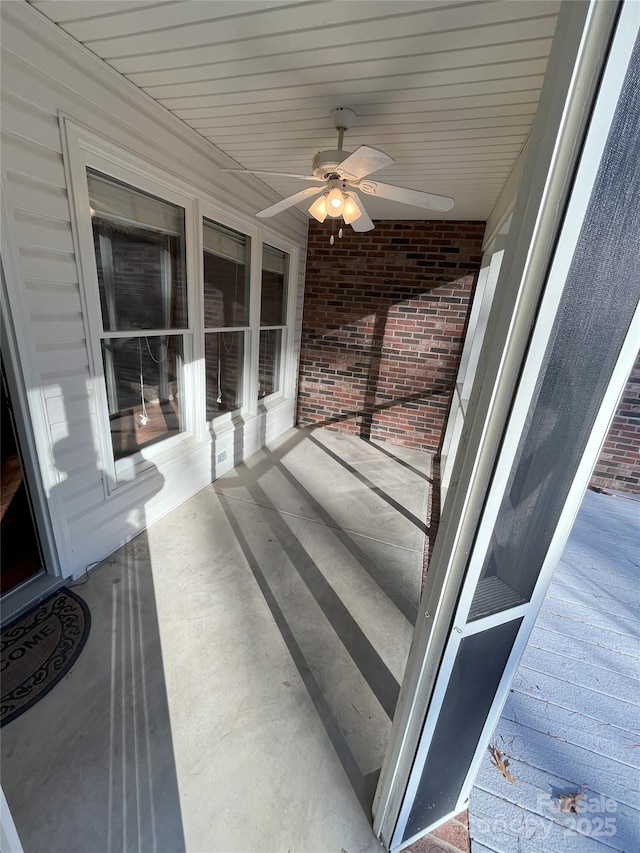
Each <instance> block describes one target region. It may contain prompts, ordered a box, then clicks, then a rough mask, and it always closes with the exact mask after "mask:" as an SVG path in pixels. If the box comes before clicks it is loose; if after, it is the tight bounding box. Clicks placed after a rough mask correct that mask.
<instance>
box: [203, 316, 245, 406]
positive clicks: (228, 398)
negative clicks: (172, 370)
mask: <svg viewBox="0 0 640 853" xmlns="http://www.w3.org/2000/svg"><path fill="white" fill-rule="evenodd" d="M204 346H205V368H206V374H207V420H208V421H210V420H212V419H213V418H216V417H218V416H219V415H222V414H224V413H225V412H233V411H235V410H237V409H239V408H240V407H241V406H242V375H243V368H244V332H209V333H208V334H206V335H205V344H204Z"/></svg>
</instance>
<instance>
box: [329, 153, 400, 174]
mask: <svg viewBox="0 0 640 853" xmlns="http://www.w3.org/2000/svg"><path fill="white" fill-rule="evenodd" d="M393 162H394V161H393V157H389V155H388V154H385V153H384V151H379V150H378V149H377V148H370V147H369V146H368V145H361V146H360V148H356V150H355V151H354V152H353V154H350V155H349V156H348V157H347V159H346V160H343V161H342V163H340V165H339V166H338V168H337V169H336V171H337V173H338V174H339V175H340V177H341V178H344V180H345V181H359V180H360V178H364V176H365V175H371V174H372V173H373V172H377V171H378V169H382V167H383V166H390V165H391V163H393Z"/></svg>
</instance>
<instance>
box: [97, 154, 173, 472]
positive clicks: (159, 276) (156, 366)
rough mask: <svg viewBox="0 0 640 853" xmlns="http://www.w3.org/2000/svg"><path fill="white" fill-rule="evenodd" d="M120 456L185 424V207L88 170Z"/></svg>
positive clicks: (103, 334) (103, 342)
mask: <svg viewBox="0 0 640 853" xmlns="http://www.w3.org/2000/svg"><path fill="white" fill-rule="evenodd" d="M87 183H88V188H89V203H90V213H91V223H92V230H93V249H94V253H95V261H96V271H97V277H98V290H99V295H100V310H101V319H102V329H101V333H100V340H101V353H102V362H103V368H104V376H105V383H106V394H107V404H108V409H109V424H110V432H111V444H112V448H113V455H114V458H115V459H116V460H120V459H123V458H124V457H128V456H131V455H133V454H135V453H137V452H138V451H140V450H141V449H142V448H144V447H147V446H149V445H152V444H155V443H156V442H159V441H161V440H163V439H166V438H168V437H170V436H174V435H177V434H179V433H181V432H182V431H183V429H184V427H183V423H184V411H183V370H182V365H183V360H184V356H185V353H184V348H185V340H184V338H185V333H186V332H187V331H188V330H187V275H186V258H185V254H186V253H185V216H184V209H183V208H181V207H179V206H177V205H175V204H172V203H170V202H168V201H164V200H162V199H160V198H156V197H154V196H152V195H149V194H147V193H145V192H142V191H141V190H138V189H135V188H133V187H130V186H127V185H126V184H124V183H121V182H119V181H117V180H115V179H113V178H110V177H107V176H105V175H103V174H100V173H99V172H96V171H93V170H91V169H88V170H87Z"/></svg>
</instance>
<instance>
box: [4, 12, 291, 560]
mask: <svg viewBox="0 0 640 853" xmlns="http://www.w3.org/2000/svg"><path fill="white" fill-rule="evenodd" d="M82 5H84V6H86V14H87V15H91V14H93V13H95V12H97V11H98V10H100V12H101V13H102V12H103V11H106V10H107V7H108V6H109V5H110V4H109V3H104V2H102V3H100V4H95V3H89V4H82V3H72V4H66V3H60V4H56V6H57V8H58V11H59V12H60V14H61V15H63V16H64V14H65V10H67V12H69V11H70V10H73V11H74V12H75V13H76V14H77V10H78V7H79V6H82ZM143 5H144V4H140V3H137V4H136V6H137V7H138V8H140V9H141V7H142V6H143ZM2 19H3V20H2V51H3V69H2V84H3V103H2V107H3V108H2V169H3V185H4V186H3V190H4V192H3V195H4V202H3V203H4V205H5V212H6V215H7V220H8V229H6V231H7V233H5V234H4V235H3V256H4V258H5V259H4V267H5V273H6V276H7V287H8V289H9V297H10V299H9V301H10V306H9V307H10V313H11V316H12V321H13V326H14V328H15V329H16V334H17V336H18V339H19V340H18V346H19V352H20V361H21V364H20V365H19V368H20V373H21V376H22V378H23V380H24V383H25V386H26V391H27V394H28V399H29V406H30V411H29V413H28V415H29V418H30V420H31V422H32V424H33V425H34V437H35V440H36V444H37V448H38V456H39V460H38V462H39V471H40V474H41V478H42V483H43V487H44V490H45V492H46V493H47V495H48V500H49V502H50V507H51V516H52V524H53V533H54V536H55V540H56V545H57V549H58V552H59V556H60V566H61V570H62V574H63V575H64V576H67V575H69V574H78V573H80V572H82V571H83V570H84V569H85V567H86V566H87V565H90V564H92V563H94V562H96V561H98V560H100V559H102V558H103V557H104V556H105V555H107V554H108V553H110V552H111V551H113V550H114V549H115V548H117V547H118V546H119V545H120V544H121V543H122V542H123V541H124V540H125V539H127V538H128V537H130V536H132V535H134V534H135V533H136V532H137V531H138V530H140V529H141V528H142V527H144V526H145V525H146V524H148V523H150V522H152V521H154V520H155V519H157V518H159V517H160V516H161V515H163V514H164V513H166V512H168V511H169V510H171V509H172V508H174V507H175V506H176V505H178V504H179V503H180V502H181V501H183V500H184V499H186V498H187V497H188V496H189V495H190V494H192V493H194V492H195V491H197V490H198V489H200V488H202V487H203V486H204V485H206V484H207V483H208V482H209V481H210V480H211V475H212V471H213V470H214V466H213V464H212V454H217V453H219V452H221V451H222V450H225V449H227V450H228V451H230V452H228V453H227V460H228V463H229V466H232V465H233V464H234V463H237V462H239V461H240V460H239V459H238V458H234V452H233V435H232V434H231V433H230V434H229V440H230V442H231V444H230V446H229V447H228V448H225V447H224V446H223V445H224V442H223V441H222V440H221V441H220V443H219V444H220V446H204V445H200V444H197V443H194V448H193V450H192V451H191V452H190V453H188V454H187V455H186V456H181V458H180V459H179V460H178V461H169V462H167V463H164V464H160V463H158V469H159V470H158V473H157V474H156V475H154V476H151V477H142V478H138V479H137V480H136V481H135V482H134V483H132V484H131V485H127V486H126V487H125V488H122V489H118V490H117V491H116V492H115V493H113V494H112V495H111V496H107V492H106V490H105V487H104V482H103V473H102V471H101V470H100V467H99V466H98V464H97V458H98V457H97V454H96V447H97V443H98V442H97V435H98V421H97V415H96V406H95V403H94V400H93V399H92V393H91V374H90V359H89V352H88V348H87V340H86V334H87V331H86V330H87V324H86V317H85V314H84V309H83V299H82V285H81V282H80V280H79V268H78V265H77V263H76V257H75V253H74V241H73V235H72V229H71V215H70V206H69V200H68V196H67V183H66V176H65V167H64V162H63V155H62V144H61V134H60V123H59V114H60V113H62V114H64V115H67V116H69V117H70V118H72V119H73V120H74V121H75V122H77V123H78V124H81V125H84V126H86V127H88V128H89V129H90V130H92V131H93V132H95V133H97V134H99V135H101V136H103V137H104V138H105V139H108V140H110V141H112V142H113V143H115V144H116V145H118V146H120V147H121V148H123V149H125V150H127V151H130V152H132V153H133V154H136V155H137V156H139V157H141V158H143V159H145V160H146V161H147V162H149V163H151V164H153V165H154V166H156V167H159V168H161V169H164V170H166V171H167V172H168V173H171V174H172V175H174V176H175V177H177V178H178V179H180V180H182V181H184V182H186V183H187V184H188V185H190V186H191V187H192V188H197V190H198V191H200V192H201V194H202V195H203V197H207V196H208V197H210V198H211V199H214V200H219V201H223V202H224V203H225V204H227V205H232V206H234V207H235V208H236V209H237V210H238V211H239V212H240V213H243V214H245V215H248V216H250V215H252V214H253V212H254V211H255V210H256V209H258V208H259V207H263V206H265V205H266V204H269V203H271V202H272V201H273V200H275V199H276V198H277V195H276V194H275V193H274V192H273V191H272V190H270V189H269V188H267V187H266V186H264V185H262V184H258V183H256V182H253V181H252V182H251V183H250V184H249V183H247V180H246V178H238V177H235V176H233V175H226V174H222V173H219V172H218V169H219V168H220V167H224V166H227V165H229V161H228V158H226V157H225V156H224V155H222V154H221V153H220V152H219V151H218V150H217V149H216V148H215V147H214V146H213V145H212V144H210V143H208V142H207V141H206V140H204V139H203V138H202V137H201V136H199V135H198V134H197V133H196V132H195V131H193V130H191V129H190V128H188V127H186V125H184V124H183V123H182V122H180V121H179V120H178V119H177V118H175V117H174V116H172V115H171V114H170V113H168V112H167V111H166V110H165V109H163V108H162V107H160V106H158V105H157V104H156V103H154V102H153V101H152V100H151V99H150V98H148V97H147V96H146V95H144V94H143V93H142V92H140V91H139V90H137V89H136V88H135V87H134V86H133V85H132V84H130V83H128V82H127V81H125V80H124V79H123V78H122V77H120V75H119V74H117V73H116V72H114V71H113V70H112V69H110V68H109V67H108V66H107V65H106V64H105V63H104V62H102V61H101V60H99V59H97V58H96V57H95V56H93V55H92V54H91V53H90V52H89V51H87V50H85V49H84V48H83V47H82V46H81V45H79V44H78V43H76V42H75V41H74V40H73V39H72V38H70V37H69V36H68V35H66V34H65V33H64V32H62V30H60V29H59V28H57V27H56V26H55V25H54V24H52V23H50V22H49V21H47V20H46V19H45V18H43V17H42V16H41V15H40V14H39V13H37V12H35V11H34V9H32V8H31V7H30V6H29V5H28V4H26V3H24V2H21V1H20V2H12V3H3V4H2ZM271 227H272V228H273V229H274V231H276V232H277V233H279V234H280V235H281V236H282V237H284V238H286V239H288V240H290V241H293V242H295V243H298V244H299V245H300V246H301V254H300V276H299V279H298V284H299V289H298V294H297V312H296V317H297V323H298V327H297V328H296V329H295V330H294V333H293V338H294V340H295V345H296V348H298V347H299V339H300V329H299V324H300V319H301V311H302V307H301V306H302V283H303V280H304V278H303V277H304V264H305V252H304V248H305V245H306V229H307V223H306V219H305V218H304V217H303V216H302V215H301V214H300V213H298V212H295V211H294V212H290V213H288V214H285V215H284V216H282V217H279V218H278V220H277V221H274V222H273V223H271ZM20 330H23V331H24V333H22V332H21V331H20ZM296 358H297V349H296ZM294 414H295V405H294V401H293V400H291V401H289V402H287V403H286V404H284V405H282V406H280V407H278V408H275V409H273V410H271V411H269V412H266V413H263V414H262V415H260V416H258V417H256V418H254V419H253V421H250V422H249V423H248V424H247V425H246V427H245V434H244V436H243V442H242V445H243V448H244V450H243V456H247V455H249V454H250V453H252V452H255V451H256V450H258V448H259V446H260V443H261V442H264V440H265V439H264V437H265V436H266V439H267V440H269V439H271V438H274V437H275V436H276V435H279V434H280V433H281V432H282V431H284V430H285V429H287V428H288V427H289V426H291V424H292V423H293V418H294ZM236 457H237V452H236ZM215 473H216V474H218V473H220V472H219V471H216V472H215Z"/></svg>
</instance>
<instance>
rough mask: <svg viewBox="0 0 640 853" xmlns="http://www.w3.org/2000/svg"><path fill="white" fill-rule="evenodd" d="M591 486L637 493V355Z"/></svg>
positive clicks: (639, 467) (639, 486)
mask: <svg viewBox="0 0 640 853" xmlns="http://www.w3.org/2000/svg"><path fill="white" fill-rule="evenodd" d="M591 485H592V486H593V487H595V488H600V489H618V490H619V491H622V492H633V493H635V494H640V353H639V354H638V357H637V359H636V363H635V365H634V368H633V370H632V371H631V376H630V377H629V381H628V382H627V387H626V388H625V390H624V393H623V395H622V400H621V401H620V404H619V406H618V411H617V413H616V416H615V417H614V419H613V421H612V423H611V428H610V430H609V435H608V436H607V440H606V441H605V443H604V446H603V448H602V453H601V454H600V458H599V459H598V462H597V463H596V467H595V470H594V472H593V477H592V478H591Z"/></svg>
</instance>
